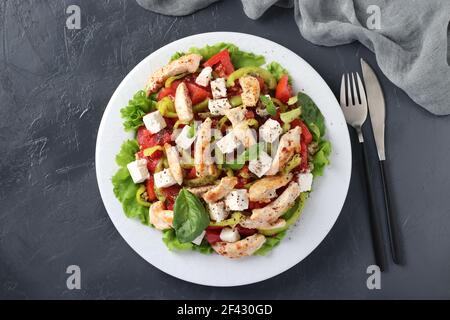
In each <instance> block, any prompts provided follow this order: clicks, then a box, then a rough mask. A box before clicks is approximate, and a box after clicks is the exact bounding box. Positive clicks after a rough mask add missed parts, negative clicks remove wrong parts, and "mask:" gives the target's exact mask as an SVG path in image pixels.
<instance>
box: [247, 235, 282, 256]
mask: <svg viewBox="0 0 450 320" xmlns="http://www.w3.org/2000/svg"><path fill="white" fill-rule="evenodd" d="M285 236H286V231H283V232H280V233H278V234H277V235H275V236H273V237H266V242H264V244H263V246H262V247H261V248H259V250H258V251H256V252H255V253H254V254H255V255H257V256H265V255H267V254H268V253H269V252H270V251H272V250H273V249H274V248H275V247H276V246H278V245H279V244H280V242H281V240H283V239H284V237H285Z"/></svg>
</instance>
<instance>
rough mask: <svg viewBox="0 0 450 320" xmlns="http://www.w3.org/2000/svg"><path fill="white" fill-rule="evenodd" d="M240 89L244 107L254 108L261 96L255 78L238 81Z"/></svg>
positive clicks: (246, 77) (249, 77)
mask: <svg viewBox="0 0 450 320" xmlns="http://www.w3.org/2000/svg"><path fill="white" fill-rule="evenodd" d="M239 83H240V84H241V87H242V95H241V97H242V104H243V105H244V107H256V105H257V104H258V100H259V95H260V94H261V88H260V86H259V81H258V79H256V78H255V77H252V76H245V77H242V78H240V79H239Z"/></svg>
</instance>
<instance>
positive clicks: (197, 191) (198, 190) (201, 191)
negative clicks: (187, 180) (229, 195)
mask: <svg viewBox="0 0 450 320" xmlns="http://www.w3.org/2000/svg"><path fill="white" fill-rule="evenodd" d="M213 188H215V186H212V185H211V186H204V187H195V188H188V189H187V190H188V191H189V192H190V193H192V194H193V195H196V196H197V197H201V196H203V195H204V194H205V193H207V192H208V191H209V190H211V189H213Z"/></svg>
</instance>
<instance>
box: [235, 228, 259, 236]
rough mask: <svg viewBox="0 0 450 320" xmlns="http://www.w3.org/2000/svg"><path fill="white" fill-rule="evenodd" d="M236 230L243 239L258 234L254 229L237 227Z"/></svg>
mask: <svg viewBox="0 0 450 320" xmlns="http://www.w3.org/2000/svg"><path fill="white" fill-rule="evenodd" d="M236 229H237V231H238V232H239V234H240V235H241V236H242V237H243V238H245V237H250V236H252V235H254V234H255V233H257V232H258V230H256V229H247V228H244V227H241V226H240V225H237V226H236Z"/></svg>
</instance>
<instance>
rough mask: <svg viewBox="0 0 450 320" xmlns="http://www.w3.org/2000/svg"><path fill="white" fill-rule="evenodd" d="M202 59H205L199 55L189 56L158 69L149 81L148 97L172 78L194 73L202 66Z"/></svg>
mask: <svg viewBox="0 0 450 320" xmlns="http://www.w3.org/2000/svg"><path fill="white" fill-rule="evenodd" d="M202 59H203V57H202V56H201V55H199V54H188V55H185V56H182V57H181V58H179V59H177V60H174V61H172V62H171V63H169V64H167V65H165V66H164V67H162V68H160V69H158V70H157V71H155V72H154V73H153V74H152V75H151V76H150V78H149V79H148V82H147V95H148V96H149V95H151V94H152V93H155V92H156V91H158V89H160V88H161V87H162V86H163V84H164V82H165V81H166V80H167V79H169V78H170V77H173V76H177V75H179V74H182V73H194V72H195V71H197V69H198V67H199V66H200V61H201V60H202Z"/></svg>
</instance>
